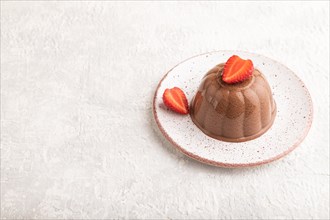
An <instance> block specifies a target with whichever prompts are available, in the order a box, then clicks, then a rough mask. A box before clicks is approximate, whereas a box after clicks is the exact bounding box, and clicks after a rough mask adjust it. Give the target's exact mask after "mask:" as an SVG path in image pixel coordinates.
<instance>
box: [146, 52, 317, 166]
mask: <svg viewBox="0 0 330 220" xmlns="http://www.w3.org/2000/svg"><path fill="white" fill-rule="evenodd" d="M223 51H225V52H228V51H231V52H243V53H250V54H254V55H258V56H263V57H266V58H267V59H270V60H272V61H274V62H276V63H279V64H281V65H282V66H284V67H285V68H286V69H288V70H289V71H290V72H292V73H293V75H294V76H295V77H296V78H297V79H298V80H299V81H300V82H301V83H302V85H304V90H305V91H306V94H308V102H309V104H310V106H311V117H310V119H309V120H308V124H307V126H306V127H305V129H304V132H303V133H302V135H301V136H300V137H299V138H298V139H297V140H296V142H295V143H294V144H293V145H292V146H291V147H289V148H288V149H287V150H286V151H284V152H282V153H281V154H279V155H276V156H275V157H272V158H269V159H267V160H263V161H259V162H256V163H222V162H219V161H214V160H210V159H207V158H203V157H200V156H198V155H196V154H193V153H191V152H188V151H186V150H185V149H184V148H182V147H181V146H180V145H179V144H177V143H176V142H175V141H174V140H173V139H172V138H171V137H170V136H169V135H168V134H167V132H166V131H165V130H164V128H163V126H162V125H161V123H160V122H159V119H158V114H157V110H156V97H157V95H158V90H159V87H160V85H161V84H162V82H163V80H164V79H165V78H166V76H167V75H168V74H169V73H170V72H171V71H172V70H173V69H174V68H175V67H177V66H179V65H180V64H182V63H184V62H186V61H188V60H190V59H192V58H195V57H198V56H202V55H206V54H211V53H217V52H223ZM152 112H153V115H154V119H155V121H156V124H157V126H158V128H159V129H160V131H161V133H162V134H163V135H164V136H165V138H166V139H167V140H168V141H169V142H170V143H171V144H172V145H173V146H174V147H176V148H177V149H178V150H179V151H181V152H182V153H183V154H185V155H186V156H188V157H190V158H192V159H195V160H197V161H199V162H202V163H205V164H208V165H212V166H217V167H225V168H240V167H252V166H259V165H262V164H266V163H270V162H273V161H275V160H278V159H280V158H282V157H284V156H285V155H287V154H289V153H290V152H291V151H293V150H294V149H295V148H296V147H298V146H299V144H300V143H301V142H302V141H303V140H304V139H305V137H306V136H307V134H308V132H309V130H310V128H311V126H312V122H313V114H314V110H313V101H312V98H311V95H310V93H309V91H308V89H307V87H306V85H305V83H304V82H303V81H302V80H301V79H300V78H299V77H298V76H297V75H296V74H295V73H294V72H293V71H292V70H291V69H289V68H288V67H287V66H285V65H283V64H282V63H280V62H278V61H276V60H274V59H271V58H269V57H267V56H264V55H260V54H256V53H251V52H248V51H239V50H215V51H211V52H206V53H202V54H198V55H195V56H192V57H189V58H187V59H185V60H183V61H181V62H180V63H178V64H177V65H175V66H174V67H172V68H171V69H170V70H169V71H167V72H166V74H165V75H164V76H163V78H162V79H161V80H160V81H159V83H158V85H157V88H156V91H155V94H154V97H153V103H152Z"/></svg>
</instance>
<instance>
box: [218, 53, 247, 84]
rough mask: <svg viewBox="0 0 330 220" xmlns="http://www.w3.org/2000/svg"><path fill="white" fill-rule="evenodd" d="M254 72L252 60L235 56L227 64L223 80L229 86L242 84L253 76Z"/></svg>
mask: <svg viewBox="0 0 330 220" xmlns="http://www.w3.org/2000/svg"><path fill="white" fill-rule="evenodd" d="M253 70H254V67H253V63H252V61H251V60H243V59H242V58H240V57H239V56H237V55H233V56H231V57H230V58H229V59H228V60H227V62H226V64H225V67H224V70H223V74H222V80H223V81H225V82H226V83H229V84H231V83H237V82H242V81H244V80H246V79H248V78H250V77H251V76H252V72H253Z"/></svg>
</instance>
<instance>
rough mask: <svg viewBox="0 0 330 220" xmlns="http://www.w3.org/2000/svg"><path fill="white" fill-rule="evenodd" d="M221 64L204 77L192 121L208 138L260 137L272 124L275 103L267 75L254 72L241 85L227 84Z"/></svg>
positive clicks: (234, 140)
mask: <svg viewBox="0 0 330 220" xmlns="http://www.w3.org/2000/svg"><path fill="white" fill-rule="evenodd" d="M223 67H224V64H223V63H222V64H218V65H216V66H215V67H214V68H212V69H211V70H210V71H208V72H207V73H206V75H205V76H204V77H203V79H202V82H201V84H200V86H199V88H198V91H197V93H196V95H195V96H194V97H193V99H192V101H191V105H190V115H191V118H192V120H193V122H194V123H195V124H196V125H197V127H199V128H200V129H201V130H202V131H203V132H204V133H205V134H206V135H208V136H210V137H212V138H215V139H218V140H221V141H228V142H244V141H249V140H252V139H255V138H258V137H259V136H261V135H262V134H264V133H265V132H266V131H267V130H268V129H269V128H270V127H271V126H272V124H273V122H274V119H275V116H276V103H275V101H274V99H273V95H272V91H271V89H270V86H269V84H268V82H267V80H266V78H265V76H264V75H263V74H262V73H261V72H260V71H259V70H258V69H254V71H253V74H252V76H251V77H250V78H249V79H247V80H245V81H243V82H240V83H235V84H227V83H225V82H223V81H222V79H221V75H222V72H223Z"/></svg>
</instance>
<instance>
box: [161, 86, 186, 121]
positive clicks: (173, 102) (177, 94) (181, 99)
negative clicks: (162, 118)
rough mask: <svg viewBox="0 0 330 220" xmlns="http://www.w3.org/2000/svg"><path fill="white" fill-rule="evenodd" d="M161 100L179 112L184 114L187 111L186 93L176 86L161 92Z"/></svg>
mask: <svg viewBox="0 0 330 220" xmlns="http://www.w3.org/2000/svg"><path fill="white" fill-rule="evenodd" d="M163 102H164V104H165V105H166V106H167V107H168V108H169V109H171V110H173V111H175V112H177V113H179V114H183V115H185V114H188V112H189V108H188V100H187V98H186V95H185V94H184V92H183V91H182V90H181V89H180V88H178V87H174V88H172V89H165V91H164V94H163Z"/></svg>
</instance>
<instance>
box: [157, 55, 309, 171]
mask: <svg viewBox="0 0 330 220" xmlns="http://www.w3.org/2000/svg"><path fill="white" fill-rule="evenodd" d="M233 54H236V55H238V56H240V57H242V58H243V59H251V60H252V61H253V63H254V66H255V68H257V69H259V70H260V71H261V72H262V73H263V74H264V75H265V77H266V78H267V80H268V82H269V84H270V86H271V89H272V92H273V95H274V99H275V102H276V105H277V114H276V118H275V121H274V124H273V126H272V127H271V128H270V129H269V130H268V131H267V132H266V133H265V134H263V135H262V136H260V137H259V138H257V139H254V140H251V141H247V142H241V143H230V142H223V141H219V140H216V139H213V138H211V137H209V136H207V135H205V134H204V133H203V132H202V131H201V130H199V128H198V127H197V126H196V125H195V124H194V123H193V122H192V120H191V118H190V115H184V116H182V115H179V114H176V113H174V112H172V111H170V110H168V109H167V108H166V107H165V106H164V104H163V101H162V95H163V93H164V90H165V89H166V88H172V87H174V86H177V87H179V88H181V89H182V90H183V91H184V92H185V93H186V95H187V98H188V101H189V102H190V101H191V99H192V98H193V96H194V95H195V93H196V91H197V89H198V87H199V84H200V82H201V79H202V77H203V76H204V75H205V74H206V72H207V71H208V70H210V69H211V68H213V67H214V66H215V65H216V64H218V63H224V62H226V60H227V59H228V58H229V57H230V56H232V55H233ZM153 113H154V117H155V120H156V123H157V125H158V127H159V129H160V131H161V132H162V134H163V135H164V136H165V137H166V138H167V139H168V140H169V141H170V142H171V143H172V144H173V145H174V146H175V147H177V148H178V149H179V150H180V151H181V152H183V153H184V154H186V155H187V156H189V157H191V158H193V159H196V160H198V161H200V162H203V163H207V164H210V165H215V166H222V167H246V166H255V165H260V164H264V163H268V162H271V161H274V160H277V159H279V158H281V157H283V156H284V155H286V154H288V153H289V152H291V151H292V150H293V149H295V148H296V147H297V146H298V145H299V144H300V143H301V142H302V140H303V139H304V138H305V136H306V135H307V133H308V131H309V128H310V127H311V123H312V119H313V106H312V100H311V96H310V94H309V92H308V90H307V88H306V86H305V84H304V83H303V82H302V81H301V80H300V79H299V78H298V76H296V75H295V74H294V73H293V72H292V71H291V70H290V69H288V68H287V67H286V66H284V65H283V64H281V63H278V62H276V61H274V60H272V59H269V58H267V57H264V56H262V55H258V54H253V53H248V52H238V51H216V52H210V53H206V54H202V55H198V56H195V57H192V58H190V59H188V60H185V61H183V62H181V63H180V64H178V65H176V66H175V67H174V68H172V69H171V70H170V71H169V72H168V73H167V74H166V75H165V76H164V77H163V79H162V80H161V81H160V83H159V85H158V87H157V90H156V92H155V96H154V102H153Z"/></svg>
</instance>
